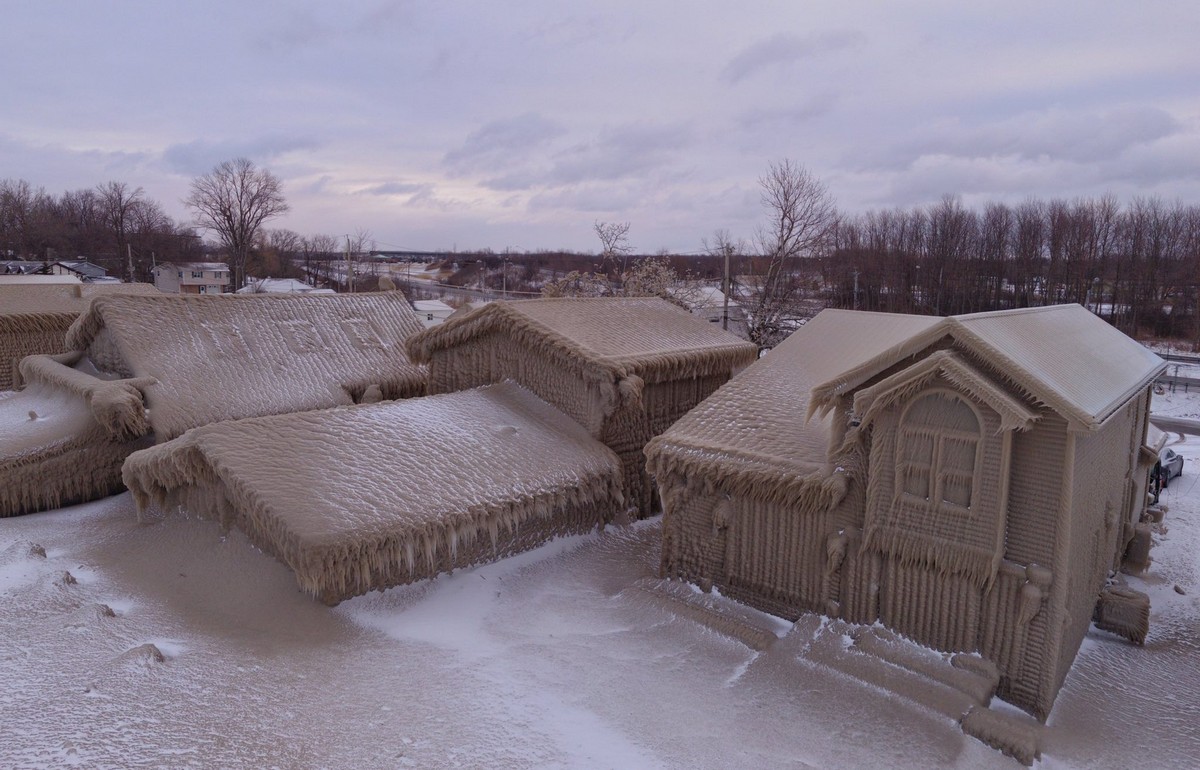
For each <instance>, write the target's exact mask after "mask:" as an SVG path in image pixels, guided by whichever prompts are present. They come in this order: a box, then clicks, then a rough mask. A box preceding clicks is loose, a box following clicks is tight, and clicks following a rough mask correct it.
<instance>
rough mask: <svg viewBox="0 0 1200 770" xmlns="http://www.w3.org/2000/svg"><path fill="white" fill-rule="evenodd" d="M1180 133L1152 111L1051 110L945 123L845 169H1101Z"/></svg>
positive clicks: (859, 154) (1166, 118)
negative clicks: (944, 162) (994, 163)
mask: <svg viewBox="0 0 1200 770" xmlns="http://www.w3.org/2000/svg"><path fill="white" fill-rule="evenodd" d="M1180 130H1181V125H1180V124H1179V122H1178V121H1177V120H1176V119H1175V118H1173V117H1172V116H1171V115H1170V114H1168V113H1167V112H1165V111H1164V110H1162V109H1158V108H1154V107H1121V108H1117V109H1113V110H1108V111H1105V112H1094V111H1070V110H1064V109H1051V110H1043V111H1039V112H1034V113H1023V114H1020V115H1014V116H1012V117H1009V118H1006V119H1004V120H1000V121H996V122H991V123H986V124H981V125H975V126H963V125H960V124H959V122H958V121H950V122H944V123H942V124H940V125H934V126H932V127H930V128H926V129H924V131H925V132H926V133H927V135H926V136H923V137H921V138H919V139H912V140H909V141H906V142H902V143H900V144H894V145H891V146H886V145H884V146H881V147H879V148H878V149H876V150H875V151H871V152H866V153H863V152H861V151H858V150H856V152H855V155H854V157H853V158H852V159H848V162H847V165H848V166H850V167H854V168H859V169H878V170H884V169H889V170H896V171H899V170H902V169H907V168H910V167H912V166H913V164H914V163H916V162H917V161H918V160H919V159H921V158H924V157H928V156H949V157H953V158H992V157H1008V158H1013V159H1016V160H1019V161H1037V160H1062V161H1069V162H1074V163H1100V162H1105V161H1110V160H1112V159H1114V158H1116V157H1119V156H1121V155H1122V154H1124V153H1126V152H1128V151H1130V150H1132V149H1133V148H1135V147H1138V146H1141V145H1146V144H1148V143H1152V142H1155V141H1158V140H1161V139H1165V138H1167V137H1170V136H1172V135H1174V134H1176V133H1177V132H1178V131H1180Z"/></svg>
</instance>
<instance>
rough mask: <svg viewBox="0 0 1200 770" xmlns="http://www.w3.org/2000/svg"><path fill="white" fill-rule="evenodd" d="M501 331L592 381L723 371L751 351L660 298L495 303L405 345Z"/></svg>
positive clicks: (412, 348) (419, 346) (431, 345)
mask: <svg viewBox="0 0 1200 770" xmlns="http://www.w3.org/2000/svg"><path fill="white" fill-rule="evenodd" d="M495 331H503V332H504V333H506V334H510V335H513V336H514V337H515V338H517V339H518V340H520V341H521V342H522V343H524V344H525V345H528V346H529V347H531V348H533V349H537V348H544V349H549V350H552V351H554V352H556V353H558V354H559V355H561V356H562V357H563V358H565V359H566V360H568V361H570V362H572V363H573V364H574V366H576V367H577V368H578V369H579V370H580V371H583V372H590V373H591V374H592V375H593V379H607V380H613V381H619V380H621V379H624V378H627V377H631V376H636V377H639V378H640V379H641V380H642V381H644V382H647V383H654V382H662V381H665V380H674V379H681V378H689V377H705V376H710V375H714V374H718V373H721V372H729V371H730V370H731V369H736V368H739V367H742V366H747V365H748V364H750V363H752V362H753V361H754V360H755V358H756V357H757V348H756V347H755V346H754V345H752V344H751V343H749V342H746V341H745V340H742V339H740V338H738V337H736V336H735V335H732V334H730V333H729V332H726V331H724V330H722V329H718V328H715V327H714V325H713V324H710V323H707V322H706V321H704V320H703V319H699V318H697V317H695V316H693V315H692V314H690V313H688V312H687V311H686V310H683V309H682V308H679V307H676V306H675V305H672V304H671V303H670V302H667V301H666V300H663V299H660V298H658V297H587V298H577V297H569V298H555V299H534V300H522V301H517V302H493V303H491V304H489V305H485V306H484V307H481V308H479V309H477V310H474V311H472V312H470V313H467V314H465V315H462V316H459V317H453V318H450V319H448V320H447V321H446V323H443V324H441V325H440V326H437V327H434V328H431V329H428V330H426V331H424V332H422V333H421V334H419V335H417V336H415V337H413V338H412V339H411V340H409V342H408V351H409V355H410V356H411V357H412V359H413V360H414V361H419V362H425V361H429V360H430V358H431V357H432V356H433V354H434V353H435V352H437V351H439V350H444V349H446V348H450V347H454V346H456V345H460V344H462V343H463V342H465V341H467V340H470V339H473V338H476V337H479V336H482V335H485V334H489V333H492V332H495Z"/></svg>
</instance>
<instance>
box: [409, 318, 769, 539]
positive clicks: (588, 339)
mask: <svg viewBox="0 0 1200 770" xmlns="http://www.w3.org/2000/svg"><path fill="white" fill-rule="evenodd" d="M408 351H409V355H410V356H411V357H412V359H413V360H414V361H418V362H422V363H427V364H428V365H429V392H430V393H446V392H450V391H456V390H464V389H466V388H472V387H476V386H478V385H486V384H489V383H495V382H501V381H503V380H506V379H511V380H514V381H516V382H518V383H520V384H521V385H524V386H525V387H526V388H528V389H529V390H531V391H533V392H534V393H536V394H537V395H538V396H540V397H541V398H543V399H544V400H546V401H548V402H549V403H551V404H553V405H554V406H556V407H557V408H558V409H560V410H562V411H563V412H565V413H566V414H568V415H569V416H571V417H572V418H574V419H575V420H576V421H577V422H578V423H579V424H580V425H582V426H583V427H584V428H586V429H587V431H588V433H590V434H591V435H592V436H593V437H595V438H597V439H599V440H600V441H601V442H602V443H604V444H605V445H606V446H608V447H609V448H611V449H612V450H613V451H614V452H616V453H617V456H618V457H620V458H621V462H622V465H623V466H624V469H625V471H624V475H625V483H626V497H627V499H628V500H629V502H630V504H631V505H633V506H636V507H637V508H638V510H639V511H640V515H642V516H647V515H649V514H650V513H651V510H652V507H653V501H652V493H653V488H652V486H651V484H650V480H649V478H648V477H647V476H646V472H645V458H644V456H643V455H642V448H643V447H644V446H645V445H646V442H647V441H649V440H650V438H651V437H653V436H655V435H657V434H659V433H661V432H662V431H663V430H665V429H666V428H667V426H669V425H670V424H671V423H673V422H675V421H676V420H677V419H679V418H680V417H682V416H683V415H684V414H686V413H687V411H688V410H689V409H691V408H692V407H694V406H695V405H696V404H698V403H700V402H701V401H703V400H704V399H705V398H706V397H707V396H708V395H709V394H711V393H712V392H713V391H715V390H716V389H717V388H718V387H720V386H721V384H722V383H724V382H725V381H726V380H728V379H729V378H730V377H731V376H733V374H735V373H736V372H738V371H739V370H740V369H742V368H743V367H745V366H747V365H749V364H750V363H751V362H753V361H754V360H755V357H756V356H757V350H756V348H755V346H754V345H752V344H751V343H748V342H745V341H744V340H741V339H739V338H737V337H735V336H734V335H732V334H729V333H728V332H725V331H722V330H721V329H720V328H718V327H717V326H715V325H713V324H710V323H707V322H705V321H703V320H702V319H699V318H697V317H695V316H693V315H691V314H690V313H688V312H687V311H686V310H683V309H681V308H679V307H676V306H675V305H673V304H671V303H670V302H667V301H665V300H662V299H659V298H656V297H637V298H626V297H621V298H617V297H603V298H562V299H534V300H524V301H519V302H493V303H491V304H489V305H486V306H484V307H481V308H479V309H478V310H474V311H472V312H470V313H467V314H465V315H463V316H459V317H455V318H450V319H448V320H447V321H446V322H445V323H443V324H441V325H440V326H437V327H434V328H431V329H427V330H426V331H424V332H422V333H421V334H418V335H415V336H413V337H412V338H410V339H409V341H408Z"/></svg>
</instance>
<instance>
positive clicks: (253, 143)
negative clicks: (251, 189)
mask: <svg viewBox="0 0 1200 770" xmlns="http://www.w3.org/2000/svg"><path fill="white" fill-rule="evenodd" d="M318 146H319V144H318V143H317V142H316V141H314V140H311V139H304V138H300V137H288V136H264V137H260V138H258V139H250V140H246V141H221V142H212V141H207V140H204V139H196V140H194V141H191V142H186V143H183V144H173V145H171V146H169V147H167V149H166V150H164V151H163V161H165V162H166V164H167V167H168V168H170V169H171V170H172V171H175V172H176V173H180V174H186V175H188V176H196V175H199V174H206V173H208V172H209V171H211V170H212V169H213V167H214V166H216V165H217V164H218V163H222V162H224V161H227V160H232V159H233V158H249V159H250V160H253V161H255V162H256V163H266V162H268V161H271V160H274V159H276V158H278V157H280V156H281V155H283V154H285V153H289V152H295V151H297V150H311V149H314V148H316V147H318Z"/></svg>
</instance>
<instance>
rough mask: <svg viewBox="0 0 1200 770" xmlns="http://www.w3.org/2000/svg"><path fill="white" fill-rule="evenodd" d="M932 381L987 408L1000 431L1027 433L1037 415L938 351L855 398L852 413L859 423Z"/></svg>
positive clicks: (966, 365)
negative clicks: (948, 385)
mask: <svg viewBox="0 0 1200 770" xmlns="http://www.w3.org/2000/svg"><path fill="white" fill-rule="evenodd" d="M934 377H941V378H943V379H944V380H946V381H947V382H949V383H951V384H953V385H954V386H955V387H956V388H957V389H958V390H960V391H962V392H963V393H967V394H969V395H971V396H972V397H973V398H975V399H977V400H979V401H981V402H983V403H984V404H987V405H988V406H989V407H991V408H992V409H993V410H994V411H995V412H996V414H998V415H999V416H1000V429H1001V430H1006V431H1007V430H1028V429H1029V428H1031V427H1032V426H1033V423H1034V422H1035V421H1037V419H1038V413H1037V412H1036V411H1034V410H1033V409H1030V408H1029V407H1028V406H1026V405H1025V404H1023V403H1021V402H1020V401H1018V400H1016V399H1015V398H1013V397H1012V396H1010V395H1009V394H1008V393H1006V392H1004V390H1003V389H1002V388H999V387H997V386H996V384H995V383H993V382H992V381H991V380H990V379H989V378H988V377H987V376H985V375H984V374H983V373H981V372H979V371H978V370H977V369H975V368H974V367H973V366H971V365H970V364H969V363H968V362H966V361H965V360H963V357H962V356H961V355H959V354H958V353H954V352H952V351H949V350H939V351H937V352H936V353H933V354H931V355H930V356H928V357H926V358H925V359H923V360H922V361H920V362H918V363H916V364H914V365H912V366H910V367H908V368H907V369H903V370H901V371H899V372H897V373H896V374H893V375H892V376H890V377H887V378H885V379H883V380H881V381H880V382H878V383H876V384H874V385H872V386H869V387H866V388H863V389H861V390H859V391H857V392H856V393H855V394H854V413H855V415H857V417H858V419H859V420H860V421H861V422H862V423H864V424H865V423H870V422H872V420H873V418H874V416H875V415H876V414H878V413H879V412H880V411H881V410H883V409H885V408H887V407H888V406H889V405H890V404H892V403H893V402H894V401H896V400H897V399H898V398H900V397H902V395H903V394H906V393H908V392H910V391H914V390H917V389H920V388H922V387H923V386H924V385H925V384H927V383H928V382H929V381H931V380H932V379H933V378H934Z"/></svg>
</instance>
